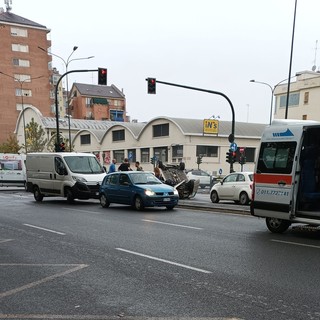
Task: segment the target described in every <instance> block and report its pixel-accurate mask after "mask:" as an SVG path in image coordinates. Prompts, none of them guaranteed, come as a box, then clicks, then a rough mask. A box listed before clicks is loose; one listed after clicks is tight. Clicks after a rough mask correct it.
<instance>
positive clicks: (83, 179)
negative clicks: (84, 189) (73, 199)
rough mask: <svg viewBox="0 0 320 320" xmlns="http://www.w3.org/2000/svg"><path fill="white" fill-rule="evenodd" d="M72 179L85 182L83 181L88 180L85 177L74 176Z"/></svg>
mask: <svg viewBox="0 0 320 320" xmlns="http://www.w3.org/2000/svg"><path fill="white" fill-rule="evenodd" d="M72 179H73V180H74V181H77V182H83V183H86V182H87V180H86V179H85V178H83V177H77V176H72Z"/></svg>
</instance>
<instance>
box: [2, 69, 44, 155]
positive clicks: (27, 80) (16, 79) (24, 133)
mask: <svg viewBox="0 0 320 320" xmlns="http://www.w3.org/2000/svg"><path fill="white" fill-rule="evenodd" d="M0 74H3V75H4V76H7V77H9V78H11V79H13V80H14V81H17V82H19V85H20V94H21V109H22V121H23V135H24V147H25V151H26V154H27V153H28V148H27V136H26V121H25V116H24V104H23V88H22V87H23V84H24V83H25V82H31V80H35V79H40V78H43V76H39V77H34V78H26V79H24V80H20V79H18V78H15V77H13V76H11V75H9V74H6V73H4V72H2V71H0ZM26 96H27V94H26Z"/></svg>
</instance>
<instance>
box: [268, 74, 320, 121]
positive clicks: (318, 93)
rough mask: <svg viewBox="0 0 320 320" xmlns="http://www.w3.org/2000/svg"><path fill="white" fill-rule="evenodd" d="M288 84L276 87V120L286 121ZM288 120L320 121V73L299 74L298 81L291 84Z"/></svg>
mask: <svg viewBox="0 0 320 320" xmlns="http://www.w3.org/2000/svg"><path fill="white" fill-rule="evenodd" d="M287 90H288V84H287V83H286V84H281V85H278V86H276V88H275V90H274V95H275V111H274V118H275V119H285V114H286V104H287ZM287 118H288V119H297V120H316V121H320V73H319V72H314V71H302V72H298V73H297V76H296V81H294V82H291V83H290V94H289V102H288V112H287Z"/></svg>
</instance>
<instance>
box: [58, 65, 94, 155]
mask: <svg viewBox="0 0 320 320" xmlns="http://www.w3.org/2000/svg"><path fill="white" fill-rule="evenodd" d="M93 71H98V69H94V70H71V71H68V72H66V73H64V74H63V75H62V76H61V77H60V78H59V80H58V82H57V84H56V88H55V100H56V101H55V105H56V127H57V138H56V145H55V151H56V152H58V151H59V150H58V148H59V149H60V132H59V107H58V88H59V84H60V82H61V80H62V78H63V77H64V76H66V75H67V74H69V73H75V72H93ZM70 143H71V142H70Z"/></svg>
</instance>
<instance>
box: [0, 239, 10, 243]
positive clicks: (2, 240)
mask: <svg viewBox="0 0 320 320" xmlns="http://www.w3.org/2000/svg"><path fill="white" fill-rule="evenodd" d="M9 241H13V239H0V243H4V242H9Z"/></svg>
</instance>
